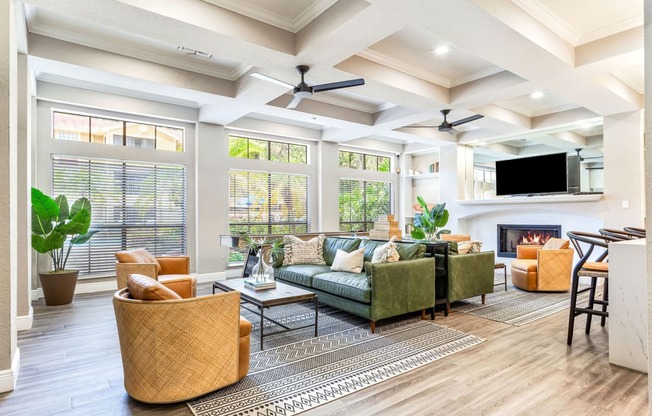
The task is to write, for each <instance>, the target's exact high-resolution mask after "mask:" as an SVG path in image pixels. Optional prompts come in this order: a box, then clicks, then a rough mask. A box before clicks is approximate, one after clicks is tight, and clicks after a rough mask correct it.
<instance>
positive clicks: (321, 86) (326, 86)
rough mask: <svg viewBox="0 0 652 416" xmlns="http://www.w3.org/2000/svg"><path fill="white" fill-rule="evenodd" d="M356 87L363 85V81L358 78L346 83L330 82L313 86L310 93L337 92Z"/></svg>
mask: <svg viewBox="0 0 652 416" xmlns="http://www.w3.org/2000/svg"><path fill="white" fill-rule="evenodd" d="M357 85H364V79H363V78H358V79H350V80H348V81H338V82H331V83H328V84H319V85H313V86H312V91H313V92H319V91H330V90H337V89H340V88H348V87H355V86H357Z"/></svg>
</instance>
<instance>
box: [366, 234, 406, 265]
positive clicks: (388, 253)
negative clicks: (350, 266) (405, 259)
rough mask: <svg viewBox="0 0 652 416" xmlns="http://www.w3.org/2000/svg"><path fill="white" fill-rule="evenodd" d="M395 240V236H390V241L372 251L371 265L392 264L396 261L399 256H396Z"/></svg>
mask: <svg viewBox="0 0 652 416" xmlns="http://www.w3.org/2000/svg"><path fill="white" fill-rule="evenodd" d="M394 240H396V236H394V235H393V236H392V238H390V240H389V241H388V242H387V243H385V244H383V245H382V246H380V247H377V248H376V249H375V250H374V255H373V257H372V258H371V262H372V263H393V262H395V261H398V260H399V259H400V258H401V256H400V255H399V254H398V251H397V250H396V243H395V242H394Z"/></svg>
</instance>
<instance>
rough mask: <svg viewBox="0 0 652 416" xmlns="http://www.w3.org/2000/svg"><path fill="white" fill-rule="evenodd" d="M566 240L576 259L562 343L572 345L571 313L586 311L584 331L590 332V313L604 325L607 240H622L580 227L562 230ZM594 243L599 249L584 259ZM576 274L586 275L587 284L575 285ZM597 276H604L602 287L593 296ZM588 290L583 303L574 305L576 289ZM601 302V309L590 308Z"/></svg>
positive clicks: (591, 251) (572, 325) (605, 318)
mask: <svg viewBox="0 0 652 416" xmlns="http://www.w3.org/2000/svg"><path fill="white" fill-rule="evenodd" d="M566 235H567V236H568V238H569V240H570V241H571V243H572V244H573V247H575V250H577V253H578V254H579V256H580V260H579V261H578V262H577V264H576V265H575V267H574V268H573V281H572V283H571V299H570V300H571V304H570V311H569V317H568V338H567V340H566V343H567V344H568V345H572V343H573V329H574V325H575V317H576V316H578V315H581V314H586V315H587V316H586V330H585V332H586V334H590V332H591V318H593V315H598V316H600V317H601V320H600V326H605V323H606V321H607V317H608V316H609V312H607V306H608V305H609V280H608V277H609V263H608V262H607V260H608V256H609V243H612V242H616V241H622V240H621V239H617V238H614V237H610V236H607V235H601V234H595V233H587V232H583V231H569V232H567V233H566ZM595 247H600V248H602V249H604V250H603V251H602V253H600V254H597V253H596V254H597V257H596V258H595V261H588V259H589V257H590V256H591V254H593V250H594V249H595ZM580 277H590V278H591V284H590V285H589V287H586V288H583V289H579V280H580ZM598 279H604V283H603V288H602V299H596V298H595V292H596V287H597V281H598ZM586 291H589V300H588V304H587V305H586V307H584V308H582V307H578V306H577V296H578V295H579V294H580V293H584V292H586ZM596 304H597V305H601V306H602V307H601V309H600V310H598V309H594V306H595V305H596Z"/></svg>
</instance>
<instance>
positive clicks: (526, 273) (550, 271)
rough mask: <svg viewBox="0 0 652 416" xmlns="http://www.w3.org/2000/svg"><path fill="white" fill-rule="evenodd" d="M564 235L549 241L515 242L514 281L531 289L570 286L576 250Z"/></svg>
mask: <svg viewBox="0 0 652 416" xmlns="http://www.w3.org/2000/svg"><path fill="white" fill-rule="evenodd" d="M569 246H570V242H569V241H568V240H566V239H563V238H551V239H549V240H548V241H547V242H546V244H544V245H543V246H541V245H518V246H516V260H512V264H511V269H512V270H511V274H512V283H513V284H514V286H515V287H517V288H519V289H523V290H527V291H531V292H563V291H567V290H568V289H570V283H571V271H572V268H573V254H574V252H575V251H574V250H573V249H572V248H569Z"/></svg>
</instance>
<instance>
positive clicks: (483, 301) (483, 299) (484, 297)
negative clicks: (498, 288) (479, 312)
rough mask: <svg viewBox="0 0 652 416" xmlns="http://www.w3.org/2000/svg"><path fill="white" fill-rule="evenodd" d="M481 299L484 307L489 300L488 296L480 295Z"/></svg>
mask: <svg viewBox="0 0 652 416" xmlns="http://www.w3.org/2000/svg"><path fill="white" fill-rule="evenodd" d="M480 298H482V304H483V305H484V303H485V301H486V300H487V295H480Z"/></svg>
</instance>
